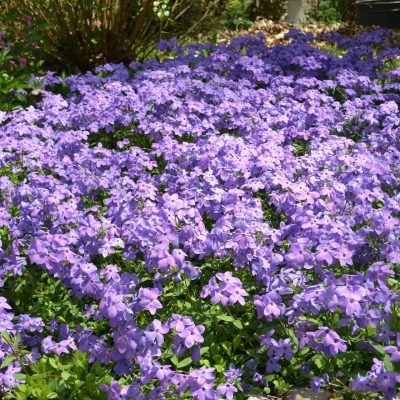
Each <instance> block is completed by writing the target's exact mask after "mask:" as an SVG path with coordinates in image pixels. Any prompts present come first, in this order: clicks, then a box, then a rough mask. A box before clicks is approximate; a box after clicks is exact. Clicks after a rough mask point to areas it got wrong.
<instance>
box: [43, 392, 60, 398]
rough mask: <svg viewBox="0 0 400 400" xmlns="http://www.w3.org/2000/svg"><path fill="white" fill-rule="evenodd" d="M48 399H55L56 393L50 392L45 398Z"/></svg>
mask: <svg viewBox="0 0 400 400" xmlns="http://www.w3.org/2000/svg"><path fill="white" fill-rule="evenodd" d="M46 397H47V398H48V399H56V398H57V397H58V394H57V393H56V392H51V393H49V394H48V395H47V396H46Z"/></svg>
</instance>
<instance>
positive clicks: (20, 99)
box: [0, 31, 42, 111]
mask: <svg viewBox="0 0 400 400" xmlns="http://www.w3.org/2000/svg"><path fill="white" fill-rule="evenodd" d="M2 39H3V40H2ZM10 39H13V37H11V36H10V35H8V34H7V33H6V32H4V31H2V37H0V41H1V40H2V44H0V110H3V111H11V110H14V109H16V108H19V107H26V106H28V105H30V104H33V103H34V101H35V97H34V95H32V91H34V89H36V88H37V86H38V84H37V82H36V83H35V82H30V78H31V74H32V73H33V72H37V71H38V70H39V69H40V66H41V65H42V62H41V61H36V60H35V59H33V58H31V57H30V55H28V54H27V52H26V49H25V48H24V47H22V46H20V45H19V43H18V42H16V43H11V42H5V41H4V40H10ZM26 44H29V41H27V43H26Z"/></svg>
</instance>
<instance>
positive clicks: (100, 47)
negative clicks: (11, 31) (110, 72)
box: [0, 0, 218, 70]
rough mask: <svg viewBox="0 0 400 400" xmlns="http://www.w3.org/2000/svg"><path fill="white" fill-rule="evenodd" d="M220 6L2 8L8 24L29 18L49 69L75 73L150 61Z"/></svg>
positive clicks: (90, 2) (187, 2)
mask: <svg viewBox="0 0 400 400" xmlns="http://www.w3.org/2000/svg"><path fill="white" fill-rule="evenodd" d="M217 3H218V0H216V1H213V2H208V1H206V0H200V1H193V0H157V1H156V0H132V1H129V2H126V1H125V0H112V1H109V0H68V1H63V0H10V1H9V2H7V3H6V4H3V5H0V11H2V12H3V18H2V19H3V24H5V25H6V26H13V27H14V28H15V29H17V30H19V32H21V35H24V34H26V31H27V27H26V26H25V27H24V26H23V24H17V23H16V22H15V21H22V20H23V19H24V17H25V18H26V16H29V18H32V20H31V21H32V22H31V23H30V26H29V31H31V32H33V34H34V35H35V37H36V38H37V43H38V45H39V47H40V50H41V52H42V54H44V56H45V57H46V60H47V62H48V64H49V66H59V67H60V66H62V67H65V66H68V68H69V69H71V70H73V69H74V68H76V67H78V68H79V69H81V70H86V69H90V68H93V67H94V66H96V65H99V64H104V63H106V62H117V63H118V62H129V61H132V60H133V59H138V58H145V57H146V56H148V55H149V54H151V53H152V52H153V51H154V44H155V42H156V41H158V40H159V39H160V38H169V37H172V36H176V35H180V34H182V33H185V32H187V31H190V30H192V29H194V27H195V26H197V25H198V24H199V23H200V22H201V21H203V20H204V19H205V18H207V17H208V16H210V14H211V13H212V12H213V11H214V10H215V8H216V4H217Z"/></svg>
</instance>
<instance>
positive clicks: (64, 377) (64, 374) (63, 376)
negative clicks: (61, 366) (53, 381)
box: [61, 371, 71, 381]
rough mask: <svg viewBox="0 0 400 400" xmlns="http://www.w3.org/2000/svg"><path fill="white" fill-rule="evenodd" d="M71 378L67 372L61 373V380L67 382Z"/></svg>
mask: <svg viewBox="0 0 400 400" xmlns="http://www.w3.org/2000/svg"><path fill="white" fill-rule="evenodd" d="M70 377H71V374H70V373H69V372H67V371H63V372H61V378H63V379H64V380H65V381H67V380H68V379H69V378H70Z"/></svg>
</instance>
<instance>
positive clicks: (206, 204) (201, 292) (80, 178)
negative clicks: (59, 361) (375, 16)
mask: <svg viewBox="0 0 400 400" xmlns="http://www.w3.org/2000/svg"><path fill="white" fill-rule="evenodd" d="M286 39H287V41H286V42H285V44H280V45H276V46H274V47H267V46H265V44H264V41H263V38H262V37H250V36H245V37H238V38H236V39H234V40H233V41H232V42H231V43H230V44H219V45H216V46H213V45H211V44H204V45H203V44H194V45H189V46H186V47H183V48H181V47H179V46H178V45H177V44H176V43H172V44H171V46H167V48H168V49H167V50H168V51H170V52H173V54H172V56H171V54H169V55H168V57H165V60H164V61H162V62H161V61H159V59H151V60H147V61H144V62H143V63H138V62H135V63H132V64H130V65H129V67H125V66H123V65H112V64H110V65H105V66H103V67H101V68H98V70H97V71H95V72H94V73H91V72H87V73H86V74H81V75H74V76H69V77H66V78H61V77H59V76H56V75H55V74H51V73H49V74H48V75H47V76H46V77H45V78H43V79H42V82H41V83H42V85H43V91H42V99H41V100H40V102H38V103H37V104H36V105H35V106H34V107H33V106H31V107H28V108H26V109H22V110H16V111H12V112H7V113H6V112H0V243H1V246H0V295H1V296H4V297H0V332H5V333H6V334H7V335H8V336H9V338H11V339H12V338H14V337H15V336H16V335H17V334H19V335H20V340H21V343H22V344H23V345H24V346H25V347H26V348H27V349H29V354H27V355H26V356H24V359H23V360H18V359H17V358H18V357H16V358H15V359H13V360H12V362H11V363H10V364H8V365H7V366H3V367H2V368H0V382H1V385H0V387H1V388H2V389H0V390H3V391H5V392H6V391H9V390H11V389H12V388H14V387H15V386H16V385H18V384H19V382H20V381H21V380H20V379H19V378H20V375H18V374H19V372H20V365H21V364H20V362H22V363H23V364H24V365H26V366H28V365H29V363H32V362H35V360H36V359H37V358H39V357H41V356H42V355H43V354H46V355H48V356H51V355H52V354H55V355H63V356H68V355H69V354H71V353H73V352H74V351H76V350H77V349H78V350H80V351H82V352H86V353H88V354H89V360H90V362H93V363H95V362H97V363H99V364H102V365H104V366H108V367H109V369H110V370H112V371H113V372H112V374H113V379H114V381H113V382H112V383H111V384H110V385H106V384H103V385H102V386H101V389H102V390H103V391H104V392H106V393H107V396H108V398H109V399H110V400H114V399H148V398H152V399H156V398H168V397H173V398H174V396H175V397H176V398H179V397H180V396H182V395H185V393H186V394H189V395H190V396H192V397H193V398H195V399H199V400H203V399H218V398H227V399H229V400H230V399H232V398H233V397H235V398H236V397H237V396H240V394H239V393H243V392H247V393H249V392H252V391H253V393H254V392H257V390H259V391H261V390H263V389H264V388H266V387H270V389H271V390H273V391H275V392H279V390H282V385H281V383H280V382H281V380H282V379H283V378H281V377H285V376H286V377H289V378H288V380H290V381H291V382H304V383H306V382H307V383H311V385H312V387H313V388H315V389H319V388H320V387H321V385H331V384H332V385H334V384H335V380H339V381H341V382H340V383H341V387H344V385H349V388H350V389H351V390H354V391H358V392H362V393H375V392H380V393H381V394H383V395H384V396H386V398H387V399H390V398H393V397H394V396H395V392H396V385H397V383H398V381H399V375H398V373H397V372H395V371H396V368H398V364H397V363H398V361H399V347H398V346H399V344H398V343H397V345H395V343H394V341H395V337H396V333H398V332H400V325H399V321H400V318H399V310H398V302H399V300H400V295H399V291H398V278H399V268H398V265H399V264H400V192H399V177H400V134H399V132H400V115H399V102H400V94H399V93H400V92H399V91H400V67H398V65H399V55H400V49H398V48H396V47H393V42H392V38H391V34H390V33H389V32H387V31H383V30H379V31H374V32H367V33H362V34H360V36H358V37H355V38H344V37H342V36H340V35H338V34H324V35H322V36H321V37H318V38H313V37H311V36H310V35H304V34H300V33H298V32H290V34H289V35H288V36H287V38H286ZM315 44H318V46H316V45H315ZM327 44H329V45H328V46H327ZM324 46H325V47H327V48H328V49H330V50H331V49H334V50H335V51H333V52H332V51H327V50H324ZM33 268H39V269H41V271H43V273H45V274H47V275H48V277H49V279H50V280H52V281H54V282H59V283H60V284H61V285H62V287H63V288H65V290H68V293H69V294H70V296H71V298H72V299H73V300H74V302H75V304H78V305H79V307H81V309H80V311H81V312H82V313H83V315H84V316H85V323H82V324H75V325H74V323H72V321H62V320H61V319H60V320H58V319H57V316H56V315H55V316H54V318H53V320H52V321H51V323H49V322H48V321H47V320H45V319H44V317H43V316H42V315H29V313H28V312H26V310H24V309H23V307H22V306H21V305H20V304H19V302H16V301H15V299H14V298H13V297H12V296H13V295H12V293H11V294H10V291H9V290H7V287H8V286H7V285H10V282H12V281H14V280H18V279H21V277H24V276H28V275H29V274H30V273H31V271H32V270H33ZM11 300H13V301H11ZM77 307H78V306H77ZM11 308H12V310H14V312H15V314H14V313H12V312H11ZM16 310H18V311H16ZM33 314H34V313H33ZM66 322H67V323H66ZM2 337H3V336H2ZM13 354H15V351H14V349H13V346H12V343H11V341H9V340H7V339H6V338H4V337H3V339H0V364H1V363H3V361H4V360H6V359H7V356H8V355H13ZM360 354H361V356H360ZM384 357H386V358H385V360H386V361H385V365H384V364H382V362H383V361H381V360H380V359H382V360H383V358H384ZM10 359H11V358H9V360H10ZM390 359H391V361H390ZM388 363H390V367H391V368H392V370H391V369H389V367H388ZM371 365H372V369H370V368H371ZM343 371H346V374H344V373H343ZM358 373H360V375H358ZM324 374H326V375H324ZM278 375H279V376H278ZM121 376H125V377H126V376H129V379H125V378H123V379H120V377H121ZM320 376H324V377H323V378H321V377H320ZM274 385H275V386H274ZM279 385H281V386H279ZM332 387H335V386H332ZM350 389H349V390H350ZM2 394H3V393H0V397H1V395H2ZM238 398H239V397H238Z"/></svg>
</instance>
